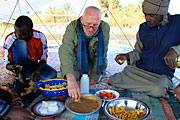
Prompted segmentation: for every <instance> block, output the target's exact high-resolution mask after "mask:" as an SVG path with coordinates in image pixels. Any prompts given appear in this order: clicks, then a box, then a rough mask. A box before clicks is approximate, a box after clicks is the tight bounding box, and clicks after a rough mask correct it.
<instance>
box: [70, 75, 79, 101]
mask: <svg viewBox="0 0 180 120" xmlns="http://www.w3.org/2000/svg"><path fill="white" fill-rule="evenodd" d="M66 78H67V83H68V94H69V96H71V97H72V98H73V99H75V100H79V99H80V96H81V94H80V88H79V85H78V84H77V82H76V79H75V77H74V75H73V74H66Z"/></svg>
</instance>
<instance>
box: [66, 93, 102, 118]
mask: <svg viewBox="0 0 180 120" xmlns="http://www.w3.org/2000/svg"><path fill="white" fill-rule="evenodd" d="M81 96H93V97H95V98H96V99H97V100H98V101H99V106H98V108H97V109H96V110H95V111H93V112H89V113H78V112H75V111H72V110H71V109H70V108H69V106H68V102H69V100H70V99H72V98H71V97H68V98H67V99H66V102H65V107H66V109H67V110H69V111H70V112H72V113H74V114H77V115H89V114H93V113H95V112H96V111H98V110H99V109H100V108H101V105H102V100H101V99H100V98H99V97H98V96H96V95H94V94H88V93H84V94H81Z"/></svg>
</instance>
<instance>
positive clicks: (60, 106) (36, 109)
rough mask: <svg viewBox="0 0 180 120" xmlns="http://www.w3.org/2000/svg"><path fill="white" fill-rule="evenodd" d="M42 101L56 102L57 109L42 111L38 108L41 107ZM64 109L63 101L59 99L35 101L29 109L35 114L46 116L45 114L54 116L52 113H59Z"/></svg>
mask: <svg viewBox="0 0 180 120" xmlns="http://www.w3.org/2000/svg"><path fill="white" fill-rule="evenodd" d="M44 101H45V102H47V103H50V104H53V103H56V104H57V109H56V110H55V111H47V113H42V112H41V111H40V109H41V108H42V105H43V102H44ZM64 109H65V105H64V103H63V102H61V101H59V100H43V101H40V102H38V103H36V104H35V105H34V106H33V107H32V109H31V111H32V112H33V113H34V114H35V115H37V116H42V117H47V116H54V115H57V114H60V113H61V112H62V111H63V110H64Z"/></svg>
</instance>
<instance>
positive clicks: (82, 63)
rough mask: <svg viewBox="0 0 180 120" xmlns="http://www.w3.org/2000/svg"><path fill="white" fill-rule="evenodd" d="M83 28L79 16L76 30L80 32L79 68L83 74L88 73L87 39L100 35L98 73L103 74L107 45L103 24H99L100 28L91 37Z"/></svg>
mask: <svg viewBox="0 0 180 120" xmlns="http://www.w3.org/2000/svg"><path fill="white" fill-rule="evenodd" d="M82 30H83V28H82V23H81V21H80V18H79V19H78V20H77V26H76V31H77V32H78V49H77V70H78V71H80V73H81V74H88V54H87V52H88V51H87V47H86V39H92V38H94V37H95V36H97V35H98V40H99V41H98V47H97V59H96V60H97V74H102V73H103V72H104V70H105V45H104V38H103V33H102V29H101V25H99V28H98V30H97V31H96V33H95V34H94V35H92V36H91V37H89V36H87V35H86V34H85V33H84V32H83V31H82Z"/></svg>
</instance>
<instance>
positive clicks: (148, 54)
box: [108, 0, 180, 99]
mask: <svg viewBox="0 0 180 120" xmlns="http://www.w3.org/2000/svg"><path fill="white" fill-rule="evenodd" d="M169 2H170V0H144V2H143V4H142V10H143V13H144V15H145V19H146V22H144V23H142V24H141V25H140V28H139V31H138V33H137V41H136V44H135V49H134V50H133V51H131V52H129V53H127V54H119V55H117V56H116V58H115V60H116V62H118V63H119V64H122V63H123V62H124V61H125V60H127V61H128V63H129V65H127V66H126V67H125V68H124V70H123V71H122V72H120V73H116V74H114V75H112V76H111V77H110V79H109V81H108V83H109V84H110V85H113V86H115V87H120V88H125V89H129V90H132V91H139V92H143V93H145V94H147V95H150V96H153V97H165V98H168V94H167V91H168V90H170V89H172V87H173V82H172V78H173V77H174V72H175V68H176V67H177V62H176V58H177V56H178V55H179V54H180V16H179V15H170V14H169V13H168V6H169ZM119 61H121V62H119ZM174 93H175V97H176V98H177V99H180V85H178V86H177V87H176V88H175V89H174Z"/></svg>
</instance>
